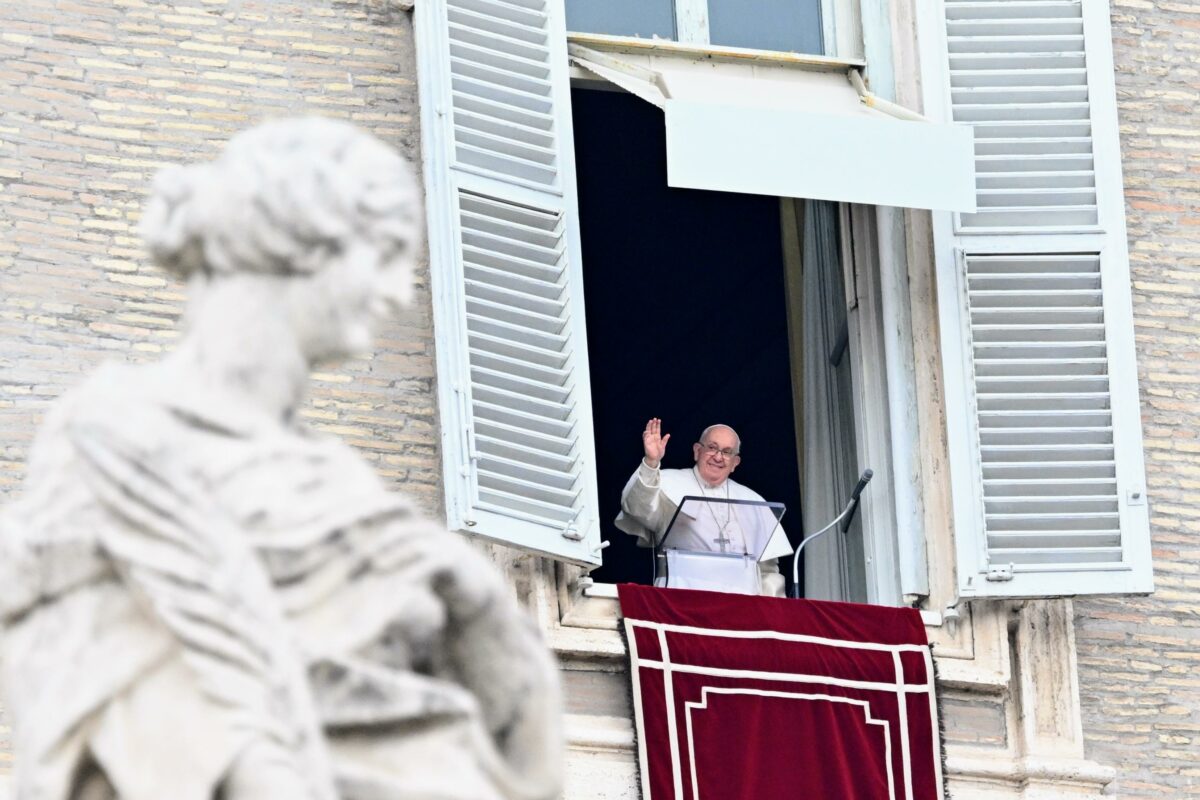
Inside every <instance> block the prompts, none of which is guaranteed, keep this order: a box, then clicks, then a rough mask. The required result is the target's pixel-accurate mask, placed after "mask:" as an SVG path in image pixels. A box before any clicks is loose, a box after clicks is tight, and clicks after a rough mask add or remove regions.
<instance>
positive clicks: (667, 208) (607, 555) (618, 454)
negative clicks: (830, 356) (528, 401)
mask: <svg viewBox="0 0 1200 800" xmlns="http://www.w3.org/2000/svg"><path fill="white" fill-rule="evenodd" d="M572 103H573V114H574V126H575V153H576V162H577V167H576V168H577V176H578V187H579V206H580V227H581V234H582V243H583V264H584V292H585V298H586V313H587V329H588V355H589V361H590V365H591V380H592V405H593V423H594V426H595V438H596V470H597V475H598V480H599V492H600V507H601V530H602V536H603V538H605V539H607V540H608V541H609V542H611V545H610V546H609V547H608V548H607V549H606V550H605V551H604V566H602V567H601V568H599V569H597V570H596V571H595V572H594V573H593V577H594V578H595V579H596V580H598V581H605V582H614V583H616V582H626V581H631V582H638V583H649V582H650V578H651V564H650V556H649V553H648V552H647V551H646V550H645V549H643V548H639V547H637V546H636V545H635V543H634V540H633V538H632V537H630V536H628V535H626V534H624V533H622V532H621V531H619V530H617V529H616V527H615V526H614V525H613V519H614V518H615V517H616V515H617V512H618V511H619V509H620V495H621V489H622V487H623V486H624V485H625V482H626V480H628V478H629V476H630V475H631V474H632V473H633V471H634V470H635V469H636V468H637V466H638V463H639V461H640V459H641V457H642V445H641V432H642V429H643V427H644V425H645V422H646V420H647V419H648V418H650V417H661V418H662V419H663V422H664V427H665V431H666V432H668V433H671V434H672V436H671V441H670V444H669V445H668V449H667V455H666V458H665V460H664V467H675V468H687V467H690V466H691V465H692V443H693V442H695V441H696V439H697V437H698V436H699V434H700V432H701V431H702V430H703V428H704V427H705V426H707V425H710V424H713V423H717V422H722V423H725V424H728V425H731V426H732V427H733V428H735V429H736V430H737V431H738V433H739V434H740V435H741V438H742V458H743V460H742V463H741V465H740V466H739V467H738V469H737V471H736V472H735V474H734V476H733V477H734V479H735V480H737V481H739V482H740V483H744V484H745V485H747V486H749V487H750V488H752V489H754V490H755V491H757V492H758V493H759V494H761V495H763V496H764V497H765V498H767V499H768V500H777V501H780V502H783V503H785V504H786V505H787V507H788V513H787V515H786V516H785V517H784V526H785V528H787V530H788V533H789V535H790V537H791V539H792V543H793V544H795V543H796V542H797V541H799V539H800V536H801V533H802V531H801V517H800V477H799V470H798V464H797V458H796V435H795V420H794V405H793V397H794V394H793V386H792V376H791V369H790V360H789V348H788V341H789V340H788V314H787V299H786V298H787V295H786V292H785V287H784V267H783V251H782V243H781V230H780V225H781V222H780V205H779V200H778V198H773V197H761V196H754V195H743V194H731V193H722V192H705V191H695V190H686V189H672V188H669V187H668V186H667V174H666V141H665V135H664V127H663V116H662V112H661V111H660V110H659V109H657V108H655V107H654V106H652V105H650V104H648V103H645V102H644V101H642V100H639V99H637V98H635V97H633V96H631V95H627V94H624V93H618V92H606V91H592V90H582V89H578V90H575V91H574V92H573V94H572ZM780 567H781V570H782V571H783V572H784V573H785V574H786V575H789V576H790V572H791V564H790V562H789V563H787V564H782V563H781V565H780Z"/></svg>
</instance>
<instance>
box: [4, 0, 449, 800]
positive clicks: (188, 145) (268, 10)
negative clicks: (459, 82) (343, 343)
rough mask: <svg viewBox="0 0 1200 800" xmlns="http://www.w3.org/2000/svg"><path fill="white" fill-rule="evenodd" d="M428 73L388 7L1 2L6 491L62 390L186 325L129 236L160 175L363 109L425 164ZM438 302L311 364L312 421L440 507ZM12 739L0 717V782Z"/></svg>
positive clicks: (388, 137) (423, 300)
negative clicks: (315, 371) (222, 147)
mask: <svg viewBox="0 0 1200 800" xmlns="http://www.w3.org/2000/svg"><path fill="white" fill-rule="evenodd" d="M414 76H415V66H414V53H413V42H412V32H411V25H410V19H409V16H408V15H407V14H405V13H402V12H396V11H389V10H388V9H387V8H386V5H385V3H384V2H383V0H347V2H332V1H331V0H327V1H325V2H322V1H321V0H310V1H309V2H303V3H299V2H278V1H276V0H241V1H240V2H239V0H172V2H143V0H76V2H66V1H65V0H62V1H59V2H54V1H52V0H22V2H20V3H3V4H0V503H2V502H3V501H4V500H5V499H6V498H7V497H9V496H11V494H12V493H13V492H15V491H16V490H17V488H18V486H19V482H20V480H21V475H22V470H23V463H24V460H25V456H26V452H27V448H28V445H29V443H30V440H31V438H32V436H33V433H34V430H35V428H36V426H37V425H38V422H39V420H40V418H41V416H42V414H43V412H44V410H45V409H46V407H47V406H48V405H49V404H50V403H51V401H53V400H54V399H55V398H56V397H58V396H59V395H60V394H62V393H63V391H64V390H66V389H67V388H69V387H70V386H72V385H73V384H75V383H77V382H78V381H79V380H80V379H81V377H82V376H83V374H85V373H87V372H89V371H91V370H92V369H94V368H95V367H96V365H97V364H98V363H100V362H101V361H104V360H107V359H117V360H128V361H134V362H136V361H144V360H148V359H154V358H157V357H158V355H159V353H160V352H161V351H162V350H163V349H164V348H168V347H170V346H171V342H172V341H173V340H174V338H175V335H176V332H175V330H174V325H175V323H176V320H177V318H178V316H179V313H180V308H181V300H182V295H181V290H180V287H179V286H178V285H176V284H174V283H172V282H169V281H168V280H167V279H166V278H165V277H164V276H163V275H162V274H161V273H160V272H158V271H157V270H155V269H153V268H151V267H149V266H147V265H146V264H145V263H144V260H143V257H142V252H141V248H140V244H139V242H138V241H137V240H136V238H135V234H134V226H135V224H136V221H137V218H138V213H139V207H140V204H141V201H142V199H143V197H144V195H145V192H146V190H147V187H148V185H149V181H150V178H151V176H152V175H153V174H154V172H155V170H156V169H157V168H158V167H159V166H160V165H163V164H166V163H171V162H181V161H189V160H193V159H196V158H204V157H211V156H212V155H213V154H214V153H215V151H216V148H217V146H218V145H219V144H220V143H221V142H223V141H225V140H226V139H228V137H229V136H230V135H231V134H233V133H234V132H236V131H238V130H240V129H242V128H245V127H247V126H249V125H251V124H253V123H254V122H256V121H258V120H260V119H263V118H266V117H270V116H280V115H299V114H321V115H326V116H333V117H340V118H344V119H349V120H351V121H353V122H355V123H357V124H359V125H360V126H362V127H365V128H367V129H369V130H372V131H374V132H375V133H376V134H377V135H378V136H380V137H381V138H383V139H384V140H385V141H388V142H390V143H392V144H394V145H396V146H397V147H399V148H400V149H401V150H402V151H404V152H405V153H407V154H409V155H410V156H412V157H414V158H415V157H416V156H417V144H418V138H419V137H418V131H419V123H418V119H417V108H416V104H417V100H416V86H415V77H414ZM429 308H430V301H429V292H428V279H427V274H425V273H424V272H422V274H421V275H420V287H419V292H418V298H417V302H416V303H415V305H414V309H413V310H411V311H409V312H408V313H406V314H405V315H404V316H403V317H402V319H401V320H400V321H399V322H397V323H396V324H394V325H392V326H391V327H390V328H389V330H387V331H386V332H385V334H384V336H383V337H382V341H381V343H380V351H379V352H378V353H377V355H376V356H375V357H374V358H372V359H363V360H358V361H354V362H352V363H350V364H347V365H344V366H342V367H340V368H338V370H337V371H336V373H332V372H331V373H330V374H319V375H317V376H316V381H315V388H314V391H313V393H312V399H311V402H310V403H309V405H308V408H307V409H306V411H305V414H306V415H307V416H308V418H309V419H310V420H311V422H312V424H313V425H315V426H316V427H317V428H321V429H324V430H327V431H330V432H333V433H336V434H339V435H341V436H343V437H344V438H345V439H347V440H348V441H350V442H351V443H353V444H355V445H357V446H358V447H360V448H361V449H362V451H363V452H364V454H365V455H366V456H367V457H368V458H369V459H371V460H372V461H374V462H375V463H376V465H377V466H378V468H379V471H380V472H381V473H382V474H384V475H385V476H388V477H390V478H392V479H394V480H395V481H396V482H397V483H398V484H401V485H402V486H403V488H404V490H405V491H406V492H408V493H409V494H411V495H413V496H415V497H416V498H417V499H418V501H419V502H420V503H421V504H422V505H423V506H424V507H425V508H426V509H428V510H430V511H434V510H436V508H437V506H438V504H439V502H440V499H439V498H440V490H439V488H438V487H439V484H440V465H439V463H438V460H437V449H436V447H437V436H436V418H435V410H436V397H435V394H434V391H433V385H432V384H433V362H432V354H433V344H432V329H431V322H430V312H429ZM0 590H2V587H0ZM8 737H9V734H8V729H7V727H6V726H5V721H4V717H3V714H2V713H0V781H2V776H3V774H4V773H6V772H7V771H8V770H9V767H10V766H11V761H10V758H9V756H8V753H7V750H8Z"/></svg>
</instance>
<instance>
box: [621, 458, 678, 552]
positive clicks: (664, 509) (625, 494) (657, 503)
mask: <svg viewBox="0 0 1200 800" xmlns="http://www.w3.org/2000/svg"><path fill="white" fill-rule="evenodd" d="M660 477H661V476H660V474H659V470H658V468H657V467H651V466H649V465H648V464H647V463H646V461H645V459H643V460H642V463H641V464H639V465H638V468H637V471H636V472H634V473H633V475H631V476H630V477H629V481H628V482H627V483H626V484H625V488H624V489H623V490H622V492H621V510H622V511H624V512H625V514H627V515H628V516H630V517H632V518H633V519H634V521H636V522H637V523H638V524H640V525H642V526H643V527H645V528H647V529H649V530H650V531H653V532H654V534H655V535H658V534H660V533H662V531H663V530H665V529H666V527H667V525H668V524H670V522H671V515H672V514H674V513H675V507H674V504H673V503H672V502H671V501H670V499H669V498H668V497H667V496H666V495H665V494H663V492H662V490H661V488H660V483H661V480H660ZM646 544H647V545H651V543H650V542H649V541H647V542H646Z"/></svg>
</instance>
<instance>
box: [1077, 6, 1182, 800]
mask: <svg viewBox="0 0 1200 800" xmlns="http://www.w3.org/2000/svg"><path fill="white" fill-rule="evenodd" d="M1112 22H1113V39H1114V58H1115V61H1116V65H1117V74H1116V82H1117V100H1118V105H1119V114H1120V122H1121V145H1122V152H1123V161H1124V172H1125V199H1126V203H1125V207H1126V213H1127V215H1128V226H1129V249H1130V258H1131V267H1132V272H1133V305H1134V318H1135V325H1136V335H1137V350H1138V372H1139V377H1140V382H1141V398H1142V424H1143V427H1144V434H1145V442H1146V466H1147V473H1148V474H1147V478H1148V484H1149V485H1148V492H1149V499H1150V511H1151V523H1152V527H1153V533H1152V536H1153V542H1154V563H1155V586H1156V591H1155V593H1154V594H1153V595H1152V596H1150V597H1144V598H1116V599H1104V600H1087V601H1077V602H1076V603H1075V613H1076V645H1077V647H1078V658H1079V673H1080V674H1079V678H1080V684H1081V696H1082V702H1083V730H1084V736H1085V739H1086V742H1087V753H1088V756H1089V757H1090V758H1092V759H1095V760H1097V761H1100V762H1103V763H1106V764H1110V765H1112V766H1113V767H1115V768H1116V769H1117V770H1118V777H1117V779H1116V781H1114V783H1113V784H1112V785H1110V786H1109V789H1108V791H1109V793H1110V794H1112V795H1113V796H1117V797H1123V798H1128V799H1129V800H1134V798H1171V799H1172V800H1175V798H1186V797H1200V213H1198V212H1200V125H1197V121H1198V118H1197V112H1196V107H1197V104H1198V103H1200V88H1198V87H1200V79H1198V76H1200V3H1195V2H1186V1H1184V2H1170V0H1157V1H1156V2H1152V1H1150V0H1113V10H1112Z"/></svg>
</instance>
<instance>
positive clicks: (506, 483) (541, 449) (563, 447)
mask: <svg viewBox="0 0 1200 800" xmlns="http://www.w3.org/2000/svg"><path fill="white" fill-rule="evenodd" d="M415 14H416V23H415V24H416V33H417V46H418V70H419V80H420V96H421V117H422V137H423V141H422V146H423V149H424V166H425V174H424V177H425V184H426V197H427V208H426V213H427V215H428V221H429V252H430V271H431V276H432V289H433V294H434V329H435V333H436V342H435V346H436V351H437V365H438V375H437V378H438V390H439V400H440V410H441V427H442V444H443V450H442V458H443V474H444V479H445V488H446V509H447V517H448V520H449V524H450V526H451V527H452V528H454V529H456V530H463V531H468V532H471V533H474V534H478V535H481V536H485V537H488V538H491V539H495V540H499V541H503V542H505V543H508V544H512V545H515V546H517V547H521V548H523V549H527V550H532V551H535V552H540V553H545V554H549V555H553V556H556V557H560V558H565V559H568V560H571V561H574V562H577V563H581V564H598V563H599V524H598V516H597V508H596V505H597V504H596V478H595V466H594V463H595V462H594V459H593V456H592V452H593V442H592V422H591V398H590V387H589V381H588V366H587V352H586V331H585V327H584V318H583V295H582V273H581V265H580V262H579V224H578V214H577V208H576V197H575V183H574V181H575V175H574V172H575V165H574V155H573V151H572V141H571V122H570V120H571V117H570V86H569V83H568V77H567V56H566V34H565V30H564V26H563V8H562V0H422V2H420V3H418V4H417V6H416V10H415Z"/></svg>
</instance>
